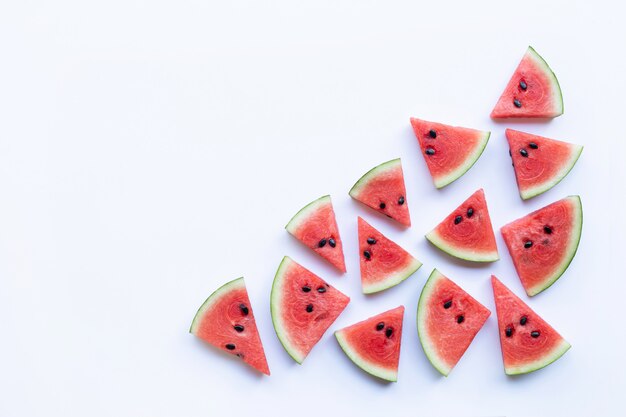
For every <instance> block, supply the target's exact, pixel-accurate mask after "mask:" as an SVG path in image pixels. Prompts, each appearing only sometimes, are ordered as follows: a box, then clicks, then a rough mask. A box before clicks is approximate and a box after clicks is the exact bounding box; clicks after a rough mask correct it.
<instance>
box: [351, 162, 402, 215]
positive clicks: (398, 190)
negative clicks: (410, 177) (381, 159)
mask: <svg viewBox="0 0 626 417" xmlns="http://www.w3.org/2000/svg"><path fill="white" fill-rule="evenodd" d="M349 194H350V196H351V197H352V198H354V199H355V200H357V201H359V202H361V203H363V204H365V205H366V206H368V207H371V208H372V209H374V210H376V211H378V212H379V213H382V214H384V215H385V216H387V217H390V218H392V219H394V220H396V221H397V222H398V223H400V224H403V225H404V226H410V225H411V217H410V215H409V204H408V202H407V199H406V188H405V186H404V174H403V172H402V162H401V161H400V158H398V159H393V160H391V161H387V162H385V163H382V164H380V165H378V166H376V167H374V168H372V169H371V170H369V171H368V172H367V173H366V174H365V175H363V176H362V177H361V178H360V179H359V180H358V181H357V182H356V184H354V186H353V187H352V189H351V190H350V193H349Z"/></svg>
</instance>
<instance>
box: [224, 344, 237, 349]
mask: <svg viewBox="0 0 626 417" xmlns="http://www.w3.org/2000/svg"><path fill="white" fill-rule="evenodd" d="M225 348H226V349H228V350H235V345H233V344H232V343H227V344H226V346H225Z"/></svg>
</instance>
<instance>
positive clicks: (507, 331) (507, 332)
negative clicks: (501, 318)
mask: <svg viewBox="0 0 626 417" xmlns="http://www.w3.org/2000/svg"><path fill="white" fill-rule="evenodd" d="M504 334H505V335H506V337H511V336H513V328H512V327H511V326H508V327H507V328H506V329H505V330H504Z"/></svg>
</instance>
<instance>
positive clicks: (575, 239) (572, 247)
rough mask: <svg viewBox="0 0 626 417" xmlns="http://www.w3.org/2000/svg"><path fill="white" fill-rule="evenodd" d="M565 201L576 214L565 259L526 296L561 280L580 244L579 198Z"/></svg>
mask: <svg viewBox="0 0 626 417" xmlns="http://www.w3.org/2000/svg"><path fill="white" fill-rule="evenodd" d="M566 199H568V200H570V201H572V202H573V203H574V206H575V213H576V214H575V216H574V217H575V218H574V227H573V229H572V238H571V239H570V240H569V245H568V248H567V251H566V252H565V257H564V258H563V262H561V264H560V265H559V266H558V267H556V268H555V272H554V273H553V274H552V275H551V276H550V277H548V278H547V279H546V280H545V281H544V282H543V283H541V284H537V285H535V286H534V287H531V288H528V289H527V290H526V294H528V296H529V297H532V296H535V295H537V294H539V293H540V292H542V291H544V290H546V289H548V288H549V287H550V286H551V285H552V284H554V283H555V282H556V281H557V280H558V279H559V278H561V276H562V275H563V274H564V273H565V271H566V270H567V268H568V267H569V266H570V264H571V263H572V261H573V260H574V256H576V252H577V251H578V245H579V243H580V237H581V235H582V230H583V205H582V202H581V201H580V196H577V195H570V196H568V197H566Z"/></svg>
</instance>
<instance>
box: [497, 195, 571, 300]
mask: <svg viewBox="0 0 626 417" xmlns="http://www.w3.org/2000/svg"><path fill="white" fill-rule="evenodd" d="M582 226H583V208H582V204H581V202H580V197H579V196H577V195H574V196H569V197H566V198H564V199H562V200H559V201H557V202H555V203H552V204H550V205H548V206H546V207H543V208H541V209H539V210H537V211H533V212H532V213H530V214H528V215H526V216H524V217H522V218H520V219H517V220H515V221H513V222H511V223H509V224H507V225H505V226H503V227H502V229H501V232H502V236H503V237H504V242H505V243H506V246H507V248H508V249H509V253H510V254H511V258H512V259H513V264H514V265H515V270H516V271H517V275H519V278H520V281H522V285H523V286H524V289H525V290H526V294H528V295H529V296H533V295H536V294H539V293H540V292H541V291H543V290H545V289H546V288H548V287H549V286H550V285H552V284H554V282H555V281H556V280H557V279H559V277H560V276H561V275H563V273H564V272H565V270H566V269H567V267H568V266H569V264H570V263H571V262H572V259H574V255H576V250H577V249H578V242H579V241H580V235H581V232H582Z"/></svg>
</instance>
